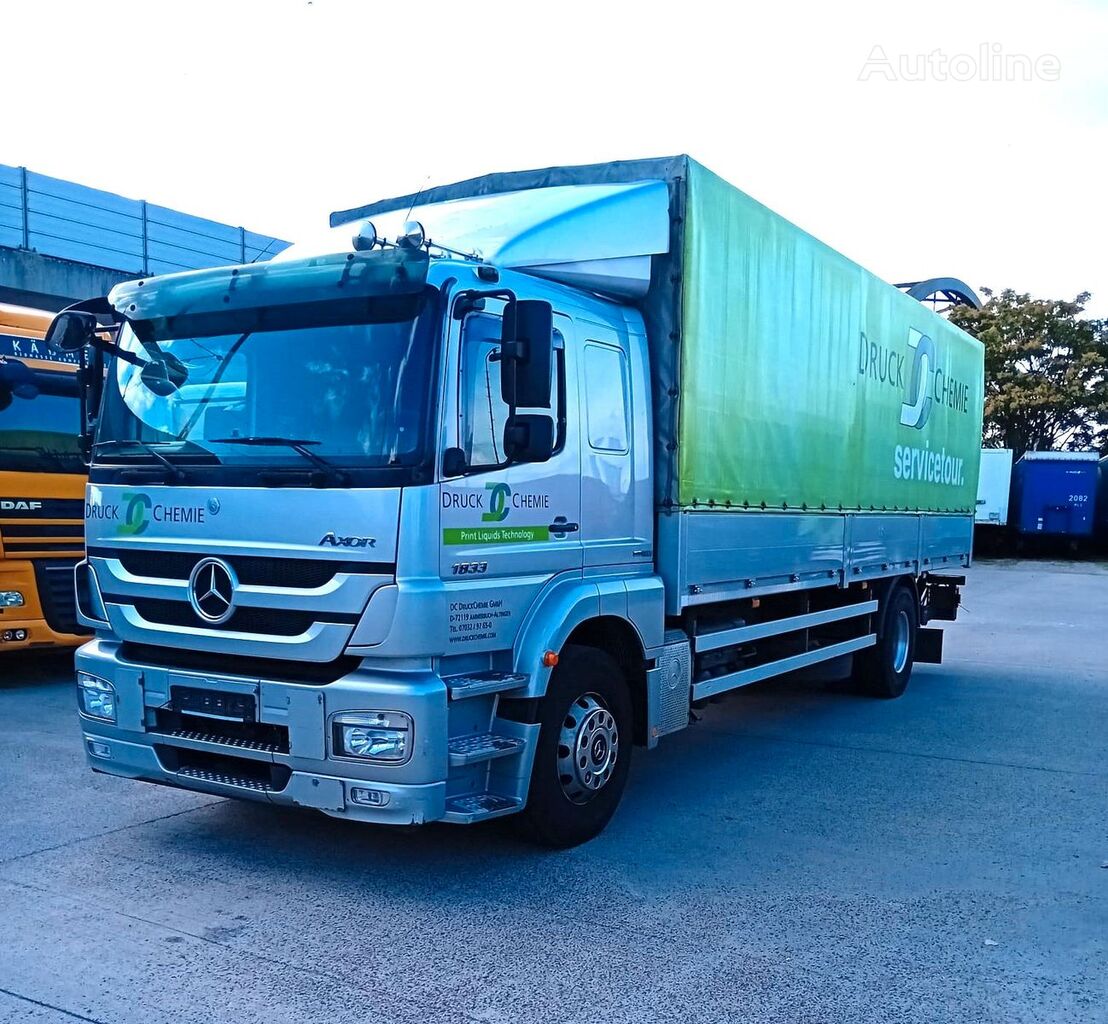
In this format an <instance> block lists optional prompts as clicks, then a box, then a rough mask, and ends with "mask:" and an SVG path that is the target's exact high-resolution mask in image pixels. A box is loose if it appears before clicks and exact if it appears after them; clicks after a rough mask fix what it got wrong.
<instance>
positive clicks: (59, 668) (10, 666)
mask: <svg viewBox="0 0 1108 1024" xmlns="http://www.w3.org/2000/svg"><path fill="white" fill-rule="evenodd" d="M73 656H74V651H73V650H72V649H70V648H62V649H60V650H59V649H54V648H50V649H46V648H41V649H37V650H22V651H11V652H5V653H4V655H3V657H2V658H0V690H14V689H18V688H19V687H21V686H34V685H40V684H46V683H50V684H54V683H57V681H58V680H59V679H70V678H71V677H72V675H73V671H74V668H73Z"/></svg>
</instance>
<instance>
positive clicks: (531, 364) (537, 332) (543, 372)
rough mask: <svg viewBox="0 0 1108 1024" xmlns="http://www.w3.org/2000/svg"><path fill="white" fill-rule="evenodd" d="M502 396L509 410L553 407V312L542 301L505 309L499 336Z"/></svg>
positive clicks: (511, 304)
mask: <svg viewBox="0 0 1108 1024" xmlns="http://www.w3.org/2000/svg"><path fill="white" fill-rule="evenodd" d="M500 359H501V364H500V396H501V398H503V399H504V403H505V404H506V405H507V406H508V408H510V409H515V408H516V406H522V407H523V408H524V409H549V408H550V381H551V375H552V373H553V365H554V310H553V309H552V308H551V305H550V303H549V302H543V301H541V300H539V299H517V300H516V301H514V302H509V303H508V305H507V306H505V308H504V322H503V325H502V327H501V334H500Z"/></svg>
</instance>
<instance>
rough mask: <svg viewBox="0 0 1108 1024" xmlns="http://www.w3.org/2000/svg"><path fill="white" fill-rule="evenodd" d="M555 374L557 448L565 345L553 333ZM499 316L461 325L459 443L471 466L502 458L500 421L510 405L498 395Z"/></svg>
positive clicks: (557, 446) (483, 316) (561, 431)
mask: <svg viewBox="0 0 1108 1024" xmlns="http://www.w3.org/2000/svg"><path fill="white" fill-rule="evenodd" d="M554 346H555V349H556V351H555V373H554V374H553V378H554V379H553V380H552V382H551V389H550V409H549V410H545V409H543V410H540V411H542V412H547V411H549V413H550V415H551V416H553V417H555V424H556V428H557V432H556V441H555V448H554V450H555V452H558V451H560V450H561V449H562V448H563V447H564V445H565V414H564V412H563V401H564V396H565V348H564V344H563V341H562V336H561V334H559V332H558V331H555V332H554ZM499 356H500V317H498V316H492V315H490V314H487V313H478V314H472V315H470V316H468V317H466V321H465V324H464V325H463V328H462V348H461V379H460V381H459V393H458V417H459V422H458V443H459V447H460V448H461V449H462V450H463V451H464V452H465V455H466V462H467V463H468V464H469V465H471V466H495V465H498V464H499V463H501V462H503V461H504V426H505V424H506V423H507V421H508V406H507V405H506V404H505V403H504V401H503V399H502V398H501V397H500V365H501V364H500V358H499Z"/></svg>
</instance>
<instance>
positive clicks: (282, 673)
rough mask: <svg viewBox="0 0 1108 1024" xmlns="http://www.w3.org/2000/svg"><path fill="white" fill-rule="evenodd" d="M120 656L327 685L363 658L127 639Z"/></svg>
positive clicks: (210, 671)
mask: <svg viewBox="0 0 1108 1024" xmlns="http://www.w3.org/2000/svg"><path fill="white" fill-rule="evenodd" d="M119 656H120V658H122V659H123V660H124V661H126V662H127V663H129V664H131V665H138V666H142V665H151V666H154V667H157V668H172V669H177V670H180V671H182V672H196V673H198V674H200V675H206V676H217V677H218V676H224V677H226V676H239V677H241V678H243V679H264V680H266V681H269V682H276V683H305V684H307V685H309V686H326V685H327V684H328V683H334V682H337V681H338V680H339V679H342V678H343V676H347V675H349V674H350V673H351V672H353V671H354V670H355V669H356V668H357V667H358V665H359V664H360V662H361V659H360V658H352V657H350V656H349V655H343V656H342V657H340V658H336V659H335V660H334V661H325V662H319V663H318V664H317V663H315V662H301V661H281V660H279V659H276V658H244V657H242V656H241V655H234V654H208V653H206V652H205V651H190V650H186V649H184V648H180V649H177V648H168V647H153V646H150V645H149V644H136V643H131V642H128V643H124V644H123V645H122V646H121V647H120V649H119Z"/></svg>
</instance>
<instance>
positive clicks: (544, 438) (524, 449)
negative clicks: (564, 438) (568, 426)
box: [504, 393, 554, 462]
mask: <svg viewBox="0 0 1108 1024" xmlns="http://www.w3.org/2000/svg"><path fill="white" fill-rule="evenodd" d="M547 399H548V400H549V393H548V396H547ZM504 454H505V455H506V456H507V458H508V460H509V461H510V462H546V461H547V460H548V459H549V458H550V456H551V455H553V454H554V418H553V417H552V416H542V415H536V414H532V413H517V414H516V415H514V416H509V417H508V422H507V423H506V424H504Z"/></svg>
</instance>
